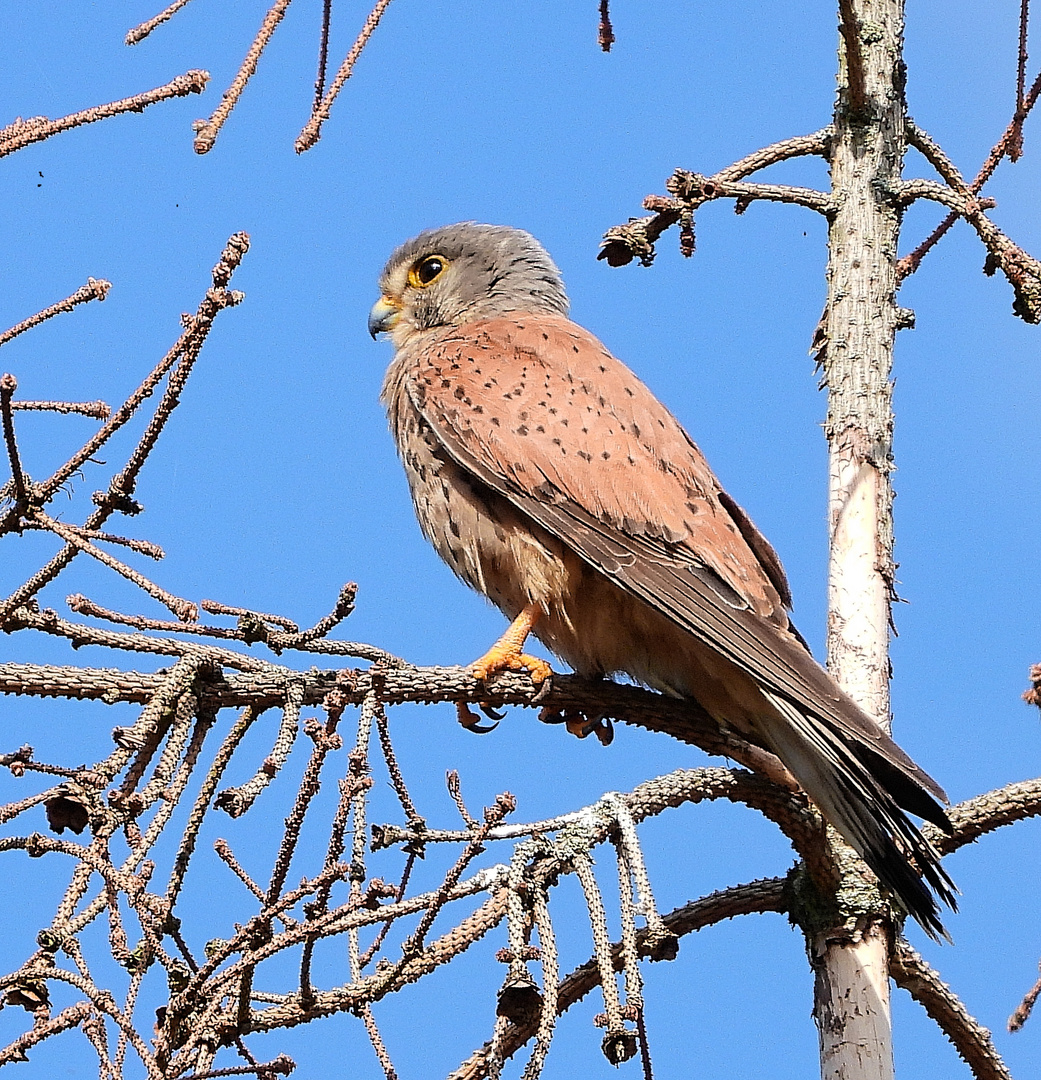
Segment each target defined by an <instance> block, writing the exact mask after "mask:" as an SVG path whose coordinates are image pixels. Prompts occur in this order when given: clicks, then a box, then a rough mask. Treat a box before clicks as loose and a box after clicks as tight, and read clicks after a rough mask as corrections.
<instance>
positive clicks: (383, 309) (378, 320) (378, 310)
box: [369, 296, 401, 341]
mask: <svg viewBox="0 0 1041 1080" xmlns="http://www.w3.org/2000/svg"><path fill="white" fill-rule="evenodd" d="M400 318H401V308H400V306H399V305H398V304H396V303H394V301H393V300H388V299H387V297H385V296H381V297H380V298H379V299H378V300H377V301H376V303H375V304H373V305H372V310H371V311H370V312H369V333H370V334H371V335H372V339H373V340H374V341H375V340H376V336H377V335H378V334H383V333H386V332H387V331H388V330H392V329H393V328H394V326H395V324H396V323H397V321H398V319H400Z"/></svg>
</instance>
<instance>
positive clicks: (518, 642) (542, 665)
mask: <svg viewBox="0 0 1041 1080" xmlns="http://www.w3.org/2000/svg"><path fill="white" fill-rule="evenodd" d="M541 614H542V609H541V608H540V607H539V606H538V605H537V604H529V605H528V606H527V607H526V608H525V609H524V610H523V611H522V612H521V613H520V614H519V615H518V616H517V618H516V619H514V620H513V622H512V623H511V624H510V628H509V629H508V630H507V631H506V633H505V634H503V635H502V637H501V638H499V640H498V641H497V642H496V643H495V644H494V645H493V646H492V647H491V648H490V649H489V650H488V651H487V652H486V653H485V654H484V656H482V657H481V658H480V659H479V660H475V661H474V663H472V664H471V665H470V669H469V670H470V674H471V675H473V676H474V677H475V678H476V679H479V680H480V681H481V682H484V680H485V679H488V678H491V676H493V675H498V673H499V672H500V671H527V672H529V673H530V675H531V681H532V682H534V683H536V684H541V683H545V682H546V680H547V679H548V678H549V677H550V676H551V675H552V674H553V670H552V668H551V667H550V666H549V664H547V663H546V661H545V660H540V659H539V658H538V657H537V656H528V655H527V654H526V653H523V652H521V649H522V648H523V647H524V642H525V641H526V640H527V638H528V635H529V634H530V633H531V631H532V628H533V627H534V625H535V623H537V622H538V620H539V616H540V615H541ZM482 708H483V706H482ZM457 710H458V712H459V723H460V724H462V725H463V727H465V728H468V729H469V730H470V731H477V732H480V733H481V734H483V733H484V732H486V731H491V728H489V727H485V728H480V727H478V726H477V725H478V724H479V723H480V718H479V717H478V716H476V715H474V713H472V712H471V711H470V710H469V708H467V706H466V705H465V704H464V703H462V702H460V703H459V705H458V706H457Z"/></svg>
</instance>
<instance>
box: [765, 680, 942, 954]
mask: <svg viewBox="0 0 1041 1080" xmlns="http://www.w3.org/2000/svg"><path fill="white" fill-rule="evenodd" d="M763 692H764V693H765V694H766V696H767V697H768V698H769V700H770V702H771V704H772V705H773V706H774V707H775V708H776V709H777V712H778V713H779V714H780V716H781V718H782V719H783V721H786V722H782V723H774V724H771V725H770V730H769V741H770V742H771V743H772V746H771V749H773V750H774V752H775V753H776V754H777V756H778V757H779V758H780V759H781V760H782V761H783V762H784V764H785V765H786V766H787V767H788V769H789V770H790V771H791V773H792V774H793V775H794V776H795V778H796V780H798V781H799V783H800V784H801V785H802V787H803V789H804V790H805V791H806V793H807V794H808V795H809V796H810V798H812V799H813V801H814V802H815V803H817V805H818V806H819V807H820V808H821V811H822V812H823V814H824V816H825V817H826V818H827V820H828V821H829V822H830V824H832V825H834V826H835V828H836V829H838V831H839V832H840V833H841V834H842V836H843V838H844V839H845V840H846V841H847V842H848V843H849V844H850V845H851V846H852V847H853V848H854V849H855V850H856V852H857V854H859V855H860V857H861V858H862V859H863V860H864V862H866V863H867V864H868V866H869V867H871V869H872V870H873V871H874V873H875V874H876V875H877V877H878V879H879V880H880V881H881V882H882V884H883V885H885V886H886V888H888V889H889V890H890V891H891V892H892V893H893V894H894V895H895V896H896V897H897V898H898V899H899V901H900V903H901V904H902V905H903V906H904V907H905V908H906V909H907V912H908V914H909V915H911V916H912V918H914V920H915V921H916V922H917V923H918V925H919V926H921V928H922V929H923V930H924V931H925V932H926V933H927V934H928V935H929V936H930V937H931V938H933V939H934V940H937V941H939V940H940V939H941V938H945V939H946V940H948V941H949V940H950V937H949V935H948V933H947V931H946V930H945V929H944V926H943V923H942V922H941V921H940V910H939V907H938V905H937V902H936V900H937V897H938V898H939V899H940V900H942V901H943V902H944V903H945V904H946V905H947V906H948V907H949V908H951V910H952V911H957V910H958V905H957V903H956V901H955V893H956V892H957V888H956V887H955V884H954V882H953V881H952V880H951V879H950V878H949V877H948V876H947V873H946V872H945V870H944V869H943V866H942V865H941V864H940V855H939V853H938V852H937V850H936V849H935V848H934V847H933V846H932V844H930V843H929V841H928V840H926V838H925V837H924V836H923V835H922V834H921V832H920V831H919V830H918V827H917V826H916V825H915V824H914V822H913V821H911V819H910V818H909V817H908V816H907V814H905V813H904V809H907V810H910V811H911V812H912V813H915V814H917V815H919V816H920V817H924V818H927V819H928V820H930V821H932V822H933V823H934V824H936V825H938V826H939V827H940V828H941V829H943V830H944V831H946V832H950V831H951V824H950V822H949V821H948V819H947V815H946V814H945V813H944V811H943V808H942V807H941V806H940V805H939V803H937V802H936V801H935V800H934V799H933V798H932V796H931V795H930V794H929V793H928V792H927V791H926V790H925V788H924V787H923V786H921V784H920V782H919V781H917V780H916V779H912V778H910V777H909V776H908V775H906V774H905V773H903V772H901V771H899V770H898V769H897V768H895V767H894V765H893V764H892V763H890V762H887V761H885V759H883V758H882V757H880V756H878V755H877V754H876V753H874V752H872V750H871V749H870V748H869V747H867V746H861V745H852V744H851V743H850V741H849V740H848V739H844V738H842V736H840V735H839V734H838V733H837V732H836V731H835V730H833V728H832V727H830V726H829V725H828V723H827V722H826V721H824V720H821V719H820V718H819V717H816V716H813V715H812V714H809V713H807V712H804V711H803V710H802V709H800V708H798V707H796V706H795V705H793V704H792V703H791V702H790V701H788V700H787V699H785V698H783V697H781V696H780V695H778V694H774V693H772V692H771V691H768V690H764V691H763ZM911 859H913V860H914V863H913V864H912V862H911V861H910V860H911ZM930 890H932V891H930Z"/></svg>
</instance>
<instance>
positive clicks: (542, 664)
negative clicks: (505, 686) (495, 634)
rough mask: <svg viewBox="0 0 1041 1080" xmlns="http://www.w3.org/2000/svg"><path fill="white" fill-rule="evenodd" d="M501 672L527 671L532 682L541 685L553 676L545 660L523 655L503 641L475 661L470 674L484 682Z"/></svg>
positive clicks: (516, 648) (515, 647)
mask: <svg viewBox="0 0 1041 1080" xmlns="http://www.w3.org/2000/svg"><path fill="white" fill-rule="evenodd" d="M500 671H527V672H529V673H530V675H531V681H532V682H534V683H540V684H541V683H544V682H545V681H546V680H547V679H548V678H549V677H550V676H551V675H552V674H553V669H552V668H551V667H550V666H549V664H547V663H546V661H545V660H540V659H539V658H538V657H537V656H529V655H528V654H527V653H522V652H521V651H520V649H519V648H518V647H517V646H511V645H510V644H509V643H505V642H503V641H502V640H500V641H497V642H496V643H495V644H494V645H493V646H492V647H491V648H490V649H489V650H488V651H487V652H486V653H485V654H484V656H482V657H481V659H480V660H475V661H474V663H472V664H471V665H470V674H471V675H473V677H474V678H475V679H480V680H481V681H482V682H484V680H485V679H490V678H491V677H492V676H493V675H498V674H499V672H500Z"/></svg>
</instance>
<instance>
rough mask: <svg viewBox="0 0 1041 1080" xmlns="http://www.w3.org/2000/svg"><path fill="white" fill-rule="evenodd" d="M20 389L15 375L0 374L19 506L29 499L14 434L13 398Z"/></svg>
mask: <svg viewBox="0 0 1041 1080" xmlns="http://www.w3.org/2000/svg"><path fill="white" fill-rule="evenodd" d="M17 389H18V380H17V379H16V378H15V377H14V376H13V375H0V419H2V422H3V429H4V444H5V445H6V446H7V459H8V461H10V463H11V480H12V482H13V484H14V498H15V503H16V505H18V506H21V507H23V508H24V507H25V506H26V504H27V503H28V500H29V495H28V492H27V491H26V487H25V474H24V473H23V472H22V461H21V458H20V457H19V454H18V443H17V441H16V440H15V435H14V415H13V414H12V412H11V398H12V397H14V392H15V390H17Z"/></svg>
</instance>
